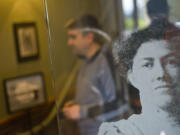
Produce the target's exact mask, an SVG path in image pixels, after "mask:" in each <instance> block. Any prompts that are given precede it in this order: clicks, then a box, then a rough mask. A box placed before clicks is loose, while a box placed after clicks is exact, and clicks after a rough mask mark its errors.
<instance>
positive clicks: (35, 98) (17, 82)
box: [4, 73, 46, 113]
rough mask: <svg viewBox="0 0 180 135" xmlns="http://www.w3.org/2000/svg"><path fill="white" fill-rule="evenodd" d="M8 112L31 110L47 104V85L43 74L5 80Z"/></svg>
mask: <svg viewBox="0 0 180 135" xmlns="http://www.w3.org/2000/svg"><path fill="white" fill-rule="evenodd" d="M4 90H5V97H6V101H7V108H8V112H10V113H12V112H16V111H20V110H24V109H29V108H32V107H35V106H38V105H41V104H43V103H45V101H46V96H45V95H46V94H45V85H44V78H43V74H42V73H35V74H30V75H25V76H19V77H15V78H10V79H6V80H4Z"/></svg>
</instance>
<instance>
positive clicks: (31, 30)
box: [13, 23, 39, 62]
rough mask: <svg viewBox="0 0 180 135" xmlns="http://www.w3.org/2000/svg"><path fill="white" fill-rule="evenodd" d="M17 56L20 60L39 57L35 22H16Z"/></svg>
mask: <svg viewBox="0 0 180 135" xmlns="http://www.w3.org/2000/svg"><path fill="white" fill-rule="evenodd" d="M13 27H14V36H15V42H16V50H17V58H18V61H19V62H23V61H27V60H32V59H37V58H38V57H39V46H38V35H37V28H36V24H35V23H19V24H14V25H13Z"/></svg>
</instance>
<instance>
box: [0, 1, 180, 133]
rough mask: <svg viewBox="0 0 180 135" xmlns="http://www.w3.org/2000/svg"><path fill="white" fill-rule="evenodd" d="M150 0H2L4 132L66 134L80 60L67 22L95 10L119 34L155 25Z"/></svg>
mask: <svg viewBox="0 0 180 135" xmlns="http://www.w3.org/2000/svg"><path fill="white" fill-rule="evenodd" d="M147 1H148V0H44V1H43V0H1V1H0V62H1V66H0V83H1V85H0V135H15V134H19V133H21V134H33V135H52V134H58V133H59V134H61V133H60V132H61V127H63V124H61V120H60V119H61V118H60V115H59V111H61V110H60V109H59V107H61V106H63V104H64V102H65V101H67V100H69V99H71V98H72V97H73V95H74V91H75V80H76V79H75V77H76V73H77V72H78V64H77V63H78V62H79V60H78V59H77V58H76V56H75V55H74V54H73V53H72V51H71V48H70V47H68V46H67V40H68V37H67V34H66V33H67V30H66V28H65V24H66V22H67V21H68V20H69V19H71V18H72V17H78V16H80V15H83V14H92V15H95V16H96V17H97V18H98V20H99V21H100V23H101V24H102V27H103V30H104V31H105V32H107V33H108V34H109V35H110V37H111V38H112V39H116V38H117V37H118V36H121V35H125V36H126V35H129V34H130V33H132V32H134V31H137V30H139V29H143V28H145V27H147V26H148V25H149V24H150V19H149V17H148V15H147V11H146V3H147ZM168 3H169V7H170V21H171V22H173V23H175V24H177V25H178V24H179V23H180V22H178V21H180V14H179V12H180V9H179V7H180V1H179V0H168ZM23 32H24V34H22V33H23ZM29 40H30V41H29ZM23 44H27V46H26V47H25V46H24V47H23ZM28 45H30V47H28ZM37 76H39V77H37ZM35 79H39V80H38V81H33V80H35ZM37 82H38V83H37ZM33 85H34V87H35V88H33ZM16 89H20V90H22V91H23V90H24V89H25V90H26V89H29V90H26V92H24V93H23V92H19V93H18V91H16ZM34 89H35V90H34ZM13 90H14V91H16V92H14V93H13V92H12V93H11V92H10V91H13ZM37 93H38V94H37ZM26 94H27V95H26ZM22 95H24V96H25V97H23V96H22ZM29 97H31V98H29ZM39 98H41V99H39ZM14 106H16V107H15V109H13V108H14ZM56 109H57V110H58V111H57V113H56Z"/></svg>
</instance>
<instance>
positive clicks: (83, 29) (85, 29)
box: [65, 15, 102, 57]
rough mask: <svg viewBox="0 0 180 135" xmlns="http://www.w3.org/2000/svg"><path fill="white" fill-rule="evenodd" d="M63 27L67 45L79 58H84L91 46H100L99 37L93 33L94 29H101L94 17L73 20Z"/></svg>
mask: <svg viewBox="0 0 180 135" xmlns="http://www.w3.org/2000/svg"><path fill="white" fill-rule="evenodd" d="M65 27H66V28H67V29H68V37H69V38H68V45H69V46H71V47H72V48H73V51H74V53H75V54H76V55H78V56H80V57H84V56H86V53H87V52H88V50H89V48H91V47H92V46H94V45H102V38H101V36H100V35H99V34H97V33H95V32H93V30H94V29H96V30H100V29H101V27H100V24H99V22H98V20H97V19H96V17H94V16H92V15H83V16H81V17H79V18H75V19H73V20H71V21H69V22H68V23H67V24H66V26H65ZM91 29H92V31H91Z"/></svg>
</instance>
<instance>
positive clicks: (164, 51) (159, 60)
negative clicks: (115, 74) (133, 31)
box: [129, 40, 177, 98]
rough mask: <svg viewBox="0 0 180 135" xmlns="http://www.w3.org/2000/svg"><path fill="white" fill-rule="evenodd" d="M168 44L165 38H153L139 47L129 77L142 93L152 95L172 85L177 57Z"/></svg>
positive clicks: (175, 72)
mask: <svg viewBox="0 0 180 135" xmlns="http://www.w3.org/2000/svg"><path fill="white" fill-rule="evenodd" d="M168 46H169V44H168V43H167V42H166V41H164V40H152V41H148V42H146V43H143V44H142V45H141V46H140V48H139V49H138V51H137V53H136V55H135V57H134V59H133V66H132V70H131V71H129V78H130V82H131V83H132V84H133V85H134V86H135V87H136V88H138V89H139V90H140V93H141V94H142V93H143V95H148V96H150V97H151V95H154V94H155V95H157V93H159V94H160V93H161V94H162V92H165V91H167V90H168V89H169V88H170V87H171V83H172V81H171V80H172V78H175V76H176V74H177V68H176V66H175V63H174V61H175V57H174V56H173V55H172V53H171V51H170V49H168ZM151 98H152V97H151Z"/></svg>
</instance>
